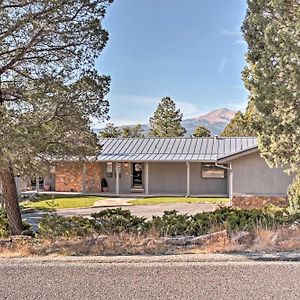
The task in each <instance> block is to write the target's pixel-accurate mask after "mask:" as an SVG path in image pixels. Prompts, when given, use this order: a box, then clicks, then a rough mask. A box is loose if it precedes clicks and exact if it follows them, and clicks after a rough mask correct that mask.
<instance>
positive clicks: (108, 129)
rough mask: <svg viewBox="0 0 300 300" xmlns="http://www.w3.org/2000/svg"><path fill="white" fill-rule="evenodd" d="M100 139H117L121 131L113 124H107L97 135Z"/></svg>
mask: <svg viewBox="0 0 300 300" xmlns="http://www.w3.org/2000/svg"><path fill="white" fill-rule="evenodd" d="M99 135H100V137H101V138H117V137H120V136H121V130H119V129H118V127H116V126H115V125H114V124H113V123H107V124H106V126H105V127H104V128H103V129H102V130H101V131H100V133H99Z"/></svg>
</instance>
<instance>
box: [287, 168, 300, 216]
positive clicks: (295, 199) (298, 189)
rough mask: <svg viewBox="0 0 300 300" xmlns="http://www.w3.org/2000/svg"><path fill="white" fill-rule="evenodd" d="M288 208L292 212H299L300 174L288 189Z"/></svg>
mask: <svg viewBox="0 0 300 300" xmlns="http://www.w3.org/2000/svg"><path fill="white" fill-rule="evenodd" d="M288 196H289V202H290V208H291V210H292V211H295V212H296V211H300V173H298V174H297V175H296V176H295V178H294V180H293V182H292V184H291V185H290V186H289V188H288Z"/></svg>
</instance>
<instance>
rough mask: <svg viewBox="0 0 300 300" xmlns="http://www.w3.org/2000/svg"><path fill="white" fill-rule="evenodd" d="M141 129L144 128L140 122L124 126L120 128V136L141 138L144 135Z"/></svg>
mask: <svg viewBox="0 0 300 300" xmlns="http://www.w3.org/2000/svg"><path fill="white" fill-rule="evenodd" d="M143 131H144V130H143V127H142V125H141V124H137V125H134V126H125V127H123V128H122V130H121V136H122V137H123V138H142V137H144V135H143Z"/></svg>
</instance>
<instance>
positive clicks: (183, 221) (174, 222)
mask: <svg viewBox="0 0 300 300" xmlns="http://www.w3.org/2000/svg"><path fill="white" fill-rule="evenodd" d="M149 223H150V224H151V226H150V227H152V226H153V227H154V228H155V229H156V230H157V232H158V233H159V235H161V236H164V235H169V236H176V235H183V234H185V235H192V232H193V222H192V219H191V217H190V216H188V215H186V214H184V215H181V214H178V211H176V210H170V211H165V212H164V214H163V216H162V217H159V216H154V217H153V219H152V221H150V222H149Z"/></svg>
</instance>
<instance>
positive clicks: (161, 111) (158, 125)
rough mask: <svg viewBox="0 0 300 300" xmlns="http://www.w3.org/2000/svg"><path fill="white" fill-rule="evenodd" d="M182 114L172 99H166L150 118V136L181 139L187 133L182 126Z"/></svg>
mask: <svg viewBox="0 0 300 300" xmlns="http://www.w3.org/2000/svg"><path fill="white" fill-rule="evenodd" d="M181 122H182V113H180V109H176V105H175V102H174V101H173V100H172V99H171V98H170V97H164V98H163V99H162V100H161V102H160V103H159V104H158V107H157V109H156V111H155V112H154V115H153V117H152V118H150V131H149V136H152V137H180V136H183V135H184V134H185V133H186V130H185V128H183V127H182V125H181Z"/></svg>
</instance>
